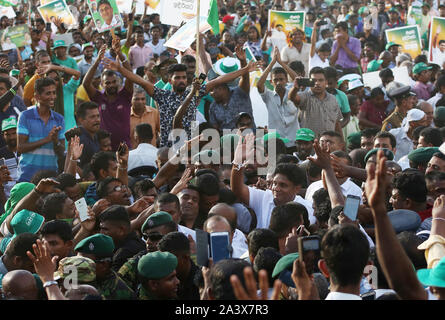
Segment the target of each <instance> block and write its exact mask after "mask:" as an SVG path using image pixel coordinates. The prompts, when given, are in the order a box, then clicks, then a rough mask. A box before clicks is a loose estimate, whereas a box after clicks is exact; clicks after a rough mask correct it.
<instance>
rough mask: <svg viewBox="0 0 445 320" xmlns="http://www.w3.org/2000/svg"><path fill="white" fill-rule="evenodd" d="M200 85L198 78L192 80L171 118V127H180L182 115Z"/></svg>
mask: <svg viewBox="0 0 445 320" xmlns="http://www.w3.org/2000/svg"><path fill="white" fill-rule="evenodd" d="M200 87H201V81H200V80H199V79H198V78H196V79H195V80H194V81H193V86H192V90H191V91H190V93H189V94H188V95H187V97H186V98H185V100H184V102H183V103H182V104H181V105H180V106H179V108H178V110H176V114H175V116H174V118H173V129H179V128H182V119H183V118H184V115H185V114H186V112H187V109H188V107H189V106H190V103H191V102H192V100H193V97H194V96H196V92H198V91H199V88H200Z"/></svg>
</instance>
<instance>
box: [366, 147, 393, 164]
mask: <svg viewBox="0 0 445 320" xmlns="http://www.w3.org/2000/svg"><path fill="white" fill-rule="evenodd" d="M379 150H383V153H384V155H385V157H386V158H387V159H388V160H393V159H394V153H392V151H391V150H389V149H386V148H378V149H372V150H371V151H369V152H368V153H367V154H366V156H365V163H366V162H368V159H369V158H370V157H371V156H372V155H374V154H377V151H379Z"/></svg>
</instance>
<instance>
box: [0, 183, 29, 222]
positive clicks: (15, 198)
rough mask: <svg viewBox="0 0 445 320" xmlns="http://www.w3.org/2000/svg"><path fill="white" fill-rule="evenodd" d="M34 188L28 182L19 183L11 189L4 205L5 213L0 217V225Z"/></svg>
mask: <svg viewBox="0 0 445 320" xmlns="http://www.w3.org/2000/svg"><path fill="white" fill-rule="evenodd" d="M35 187H36V186H35V185H34V184H32V183H30V182H19V183H17V184H16V185H15V186H13V187H12V189H11V192H10V193H9V199H8V201H6V203H5V213H4V214H3V215H2V216H1V217H0V223H2V222H3V221H5V219H6V217H7V216H9V215H10V214H11V212H12V210H14V208H15V206H16V205H17V203H19V201H20V200H22V198H23V197H24V196H26V195H27V194H28V193H30V192H31V191H32V190H33V189H34V188H35Z"/></svg>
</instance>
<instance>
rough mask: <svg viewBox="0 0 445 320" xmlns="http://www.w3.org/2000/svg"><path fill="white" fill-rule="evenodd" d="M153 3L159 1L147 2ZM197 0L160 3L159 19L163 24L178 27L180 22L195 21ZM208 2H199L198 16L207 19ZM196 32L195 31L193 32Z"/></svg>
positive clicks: (202, 0) (173, 0) (169, 0)
mask: <svg viewBox="0 0 445 320" xmlns="http://www.w3.org/2000/svg"><path fill="white" fill-rule="evenodd" d="M147 1H149V2H150V3H155V2H156V1H159V0H147ZM197 5H198V0H168V1H165V0H164V1H161V3H160V6H161V10H160V19H161V22H162V23H163V24H168V25H171V26H176V27H179V26H180V25H181V24H182V22H186V23H187V22H188V21H190V20H193V19H196V10H197ZM209 10H210V0H201V2H200V16H201V17H206V19H207V17H208V15H209ZM195 32H196V31H195Z"/></svg>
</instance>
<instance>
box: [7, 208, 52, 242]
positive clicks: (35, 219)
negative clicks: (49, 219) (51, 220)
mask: <svg viewBox="0 0 445 320" xmlns="http://www.w3.org/2000/svg"><path fill="white" fill-rule="evenodd" d="M43 222H45V218H44V217H43V216H41V215H40V214H38V213H35V212H32V211H29V210H26V209H23V210H22V211H20V212H18V213H17V214H16V215H15V216H14V217H13V218H12V220H11V228H12V230H13V231H14V235H15V236H16V235H19V234H22V233H25V232H30V233H37V232H38V231H39V230H40V228H41V227H42V225H43Z"/></svg>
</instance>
